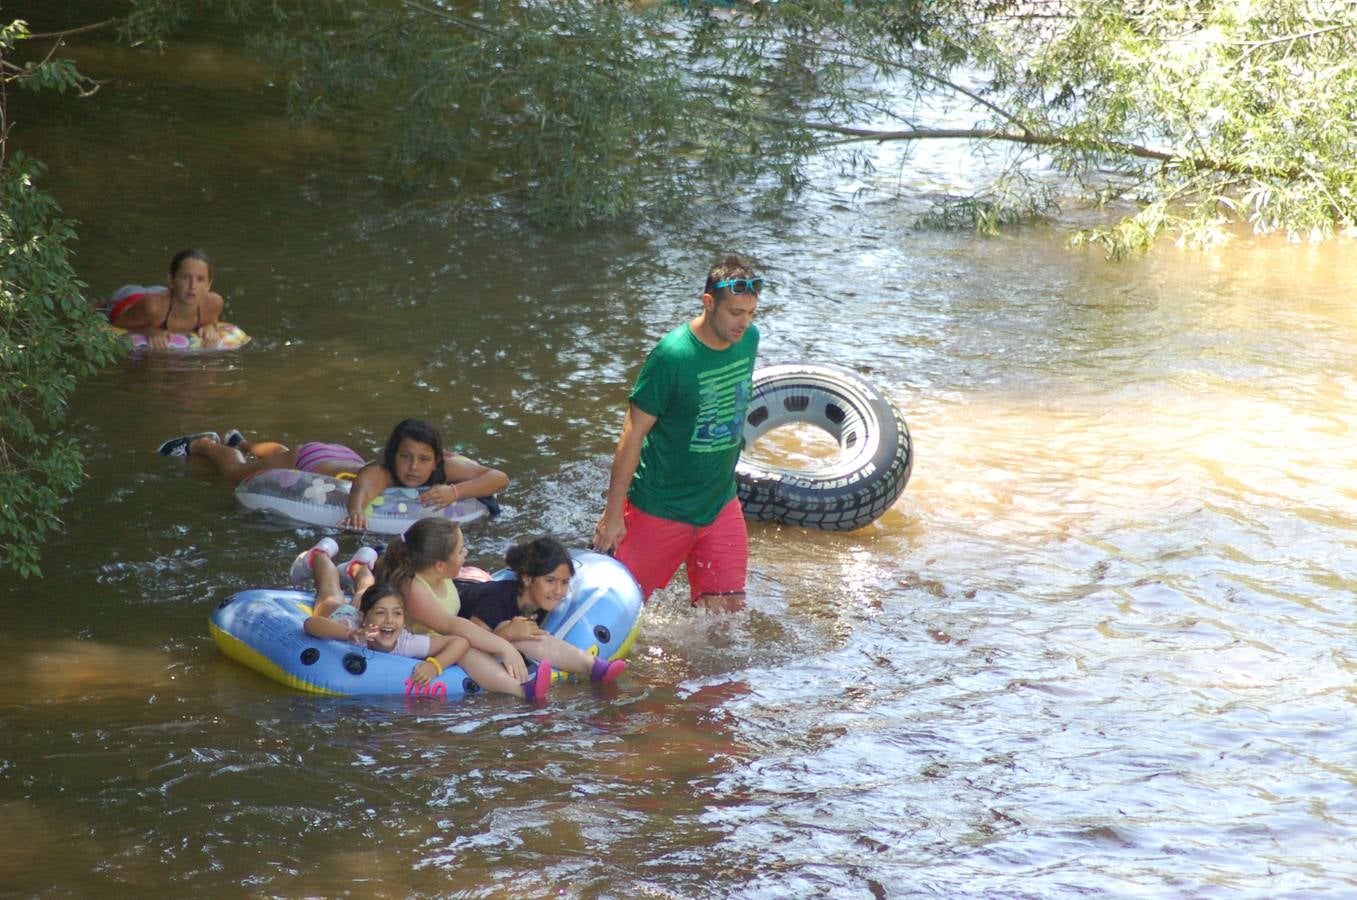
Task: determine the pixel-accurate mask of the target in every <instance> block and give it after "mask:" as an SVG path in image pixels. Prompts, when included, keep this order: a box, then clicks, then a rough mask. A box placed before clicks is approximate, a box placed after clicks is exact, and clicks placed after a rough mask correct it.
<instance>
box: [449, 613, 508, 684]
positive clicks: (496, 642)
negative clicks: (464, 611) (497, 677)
mask: <svg viewBox="0 0 1357 900" xmlns="http://www.w3.org/2000/svg"><path fill="white" fill-rule="evenodd" d="M449 624H450V625H451V626H452V627H451V628H449V629H448V631H447V633H448V634H450V635H453V636H454V637H460V638H464V639H465V640H466V641H467V642H468V643H469V644H470V645H471V646H473V647H475V648H476V649H477V650H481V651H483V652H485V653H488V654H490V655H491V656H498V657H499V658H500V660H501V662H503V663H504V668H505V669H506V670H507V671H508V673H509V674H510V675H512V676H514V679H515V680H516V681H527V680H528V664H527V663H525V662H524V661H523V654H522V653H519V652H518V649H517V648H516V647H514V645H513V644H511V643H509V642H508V641H506V640H505V639H504V638H502V637H500V636H499V635H497V634H494V633H493V632H491V631H490V630H489V629H486V628H482V627H480V626H479V625H476V624H475V623H473V622H472V621H470V620H469V619H463V618H461V617H460V616H457V617H454V621H452V622H450V623H449Z"/></svg>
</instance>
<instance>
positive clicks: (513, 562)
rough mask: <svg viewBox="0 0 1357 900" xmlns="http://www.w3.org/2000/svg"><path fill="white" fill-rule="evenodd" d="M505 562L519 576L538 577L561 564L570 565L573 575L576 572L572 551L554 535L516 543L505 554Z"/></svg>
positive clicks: (554, 569)
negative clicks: (571, 556) (571, 555)
mask: <svg viewBox="0 0 1357 900" xmlns="http://www.w3.org/2000/svg"><path fill="white" fill-rule="evenodd" d="M504 563H505V565H507V566H508V567H509V568H511V569H513V570H514V574H515V575H517V576H518V577H519V578H523V577H525V576H526V577H531V578H538V577H540V576H542V575H547V574H550V573H551V572H555V571H556V570H557V569H558V568H560V567H561V566H566V567H568V568H569V569H570V574H571V575H574V574H575V561H574V560H573V559H571V558H570V551H569V550H567V549H566V548H565V545H564V544H562V543H561V542H560V541H558V540H556V539H555V538H554V537H546V536H543V537H535V538H532V539H531V540H526V541H523V542H522V543H519V544H514V545H513V546H512V547H510V548H509V550H508V552H506V553H505V554H504Z"/></svg>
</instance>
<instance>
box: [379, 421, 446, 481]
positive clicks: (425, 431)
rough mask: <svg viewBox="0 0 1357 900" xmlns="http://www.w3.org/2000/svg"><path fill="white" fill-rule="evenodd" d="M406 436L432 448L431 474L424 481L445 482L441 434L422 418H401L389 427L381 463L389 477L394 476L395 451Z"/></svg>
mask: <svg viewBox="0 0 1357 900" xmlns="http://www.w3.org/2000/svg"><path fill="white" fill-rule="evenodd" d="M406 438H409V439H410V440H412V441H419V442H420V443H421V444H428V445H429V446H430V447H432V448H433V457H434V464H433V474H431V475H430V476H429V480H428V481H426V482H424V483H425V484H426V485H428V484H444V483H446V482H447V480H448V476H447V473H446V472H445V471H444V469H443V436H442V435H440V434H439V433H438V429H437V428H434V427H433V426H432V425H430V424H429V423H428V422H426V421H424V420H423V419H402V420H401V421H400V422H398V423H396V427H395V428H393V429H391V436H390V437H389V438H387V439H386V449H385V450H383V451H382V465H383V466H385V467H386V471H387V472H389V473H390V475H391V477H392V478H395V477H396V451H397V450H399V449H400V445H401V441H403V440H405V439H406Z"/></svg>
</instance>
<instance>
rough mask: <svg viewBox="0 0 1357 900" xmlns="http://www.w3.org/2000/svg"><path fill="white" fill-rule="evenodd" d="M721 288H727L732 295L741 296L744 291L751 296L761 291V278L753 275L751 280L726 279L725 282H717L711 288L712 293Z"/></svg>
mask: <svg viewBox="0 0 1357 900" xmlns="http://www.w3.org/2000/svg"><path fill="white" fill-rule="evenodd" d="M721 288H729V289H730V292H731V293H732V294H743V293H745V292H746V291H748V292H749V293H751V294H757V293H759V292H760V291H762V290H763V276H761V275H755V276H754V277H753V278H727V279H726V280H725V281H718V282H716V283H715V284H713V285H712V286H711V289H712V290H713V291H719V290H721Z"/></svg>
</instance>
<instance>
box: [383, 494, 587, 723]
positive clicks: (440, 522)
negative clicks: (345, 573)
mask: <svg viewBox="0 0 1357 900" xmlns="http://www.w3.org/2000/svg"><path fill="white" fill-rule="evenodd" d="M465 560H466V545H465V544H464V543H463V541H462V529H461V528H460V527H458V525H457V524H456V523H455V522H450V521H448V520H447V519H420V520H419V521H418V522H416V523H415V524H413V525H411V526H410V527H409V528H408V529H406V531H405V534H403V535H402V536H400V537H398V538H396V539H395V540H393V541H392V542H391V543H389V544H388V545H387V547H386V552H385V553H383V554H382V556H381V557H380V558H379V559H378V561H377V573H376V577H377V580H378V581H384V582H387V583H389V584H391V585H392V586H393V587H395V588H396V590H398V591H400V594H401V597H403V598H404V600H405V609H406V613H407V615H408V617H409V619H410V621H411V622H413V623H415V625H416V628H415V629H414V630H415V631H427V632H429V633H431V634H446V635H451V636H453V637H461V638H465V639H466V640H467V641H468V642H469V643H470V645H471V649H470V650H468V651H467V652H466V654H465V655H464V656H463V657H462V660H461V665H462V668H463V669H465V670H466V673H467V674H468V675H470V676H471V677H472V678H473V679H475V681H476V682H477V683H478V684H480V686H481V687H483V688H486V689H487V690H491V691H498V692H500V693H503V694H513V695H514V696H515V697H522V698H524V699H525V700H528V701H529V702H538V703H540V702H543V701H545V700H546V698H547V691H548V690H549V689H550V687H551V663H550V662H549V661H546V660H542V661H541V662H540V663H539V664H538V666H537V672H536V674H535V675H534V676H533V677H532V678H529V677H528V666H527V663H526V662H524V660H523V655H522V654H521V653H520V652H519V651H518V650H517V649H515V648H514V646H513V644H511V643H510V642H509V641H507V640H506V639H504V638H503V637H500V636H498V635H496V634H494V633H493V632H491V631H489V630H488V629H485V628H481V627H480V626H478V625H476V624H475V623H473V622H470V621H468V620H467V619H465V618H462V617H461V616H460V615H458V613H459V612H460V609H461V599H460V597H459V595H458V592H457V585H456V584H455V583H454V582H453V577H454V576H455V575H456V574H457V573H458V572H460V571H461V569H462V563H463V562H464V561H465ZM567 646H568V645H567ZM575 652H577V653H582V652H583V651H579V650H577V651H575Z"/></svg>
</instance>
